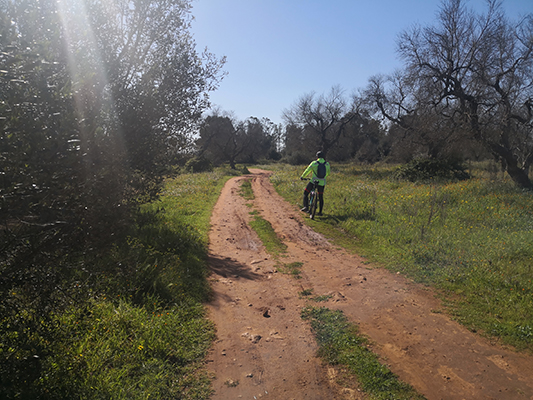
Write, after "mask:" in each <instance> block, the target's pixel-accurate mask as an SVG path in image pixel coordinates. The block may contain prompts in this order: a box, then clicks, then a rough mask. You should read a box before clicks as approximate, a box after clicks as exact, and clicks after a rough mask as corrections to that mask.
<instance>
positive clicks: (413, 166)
mask: <svg viewBox="0 0 533 400" xmlns="http://www.w3.org/2000/svg"><path fill="white" fill-rule="evenodd" d="M394 176H395V178H396V179H400V180H408V181H411V182H418V181H428V180H439V181H457V180H459V181H462V180H466V179H470V174H469V173H468V172H466V171H465V168H464V167H463V166H462V165H461V164H460V163H458V162H457V161H454V160H445V159H435V158H417V159H414V160H412V161H411V162H409V163H407V164H405V165H402V166H400V167H398V169H397V170H396V172H395V174H394Z"/></svg>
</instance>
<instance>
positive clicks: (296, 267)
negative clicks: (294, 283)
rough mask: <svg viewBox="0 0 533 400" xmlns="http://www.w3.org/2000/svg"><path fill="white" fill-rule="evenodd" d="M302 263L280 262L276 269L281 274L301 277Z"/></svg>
mask: <svg viewBox="0 0 533 400" xmlns="http://www.w3.org/2000/svg"><path fill="white" fill-rule="evenodd" d="M303 265H304V263H303V262H299V261H295V262H292V263H289V264H282V265H280V266H278V267H277V270H278V272H281V273H282V274H287V275H291V276H293V277H294V278H296V279H301V278H302V277H301V273H302V271H301V268H302V267H303Z"/></svg>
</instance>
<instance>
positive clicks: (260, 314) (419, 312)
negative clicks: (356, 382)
mask: <svg viewBox="0 0 533 400" xmlns="http://www.w3.org/2000/svg"><path fill="white" fill-rule="evenodd" d="M251 171H252V175H251V176H248V177H238V178H234V179H232V180H230V181H229V182H228V184H227V185H226V186H225V187H224V189H223V191H222V193H221V196H220V198H219V201H218V202H217V205H216V207H215V209H214V212H213V217H212V230H211V234H210V252H211V261H212V262H211V265H212V270H213V274H212V287H213V293H214V296H213V301H212V302H211V303H210V304H209V305H208V309H209V313H210V318H211V319H212V320H213V321H214V323H215V324H216V326H217V334H218V340H217V342H216V343H215V345H214V346H213V349H212V351H211V354H210V357H209V360H208V361H209V369H210V370H211V371H213V373H214V375H215V376H216V378H215V379H214V381H213V388H214V389H215V395H214V397H213V398H214V399H238V398H244V399H253V398H254V396H255V398H256V399H257V398H272V399H344V398H346V399H350V398H351V399H357V398H362V397H359V394H358V392H357V391H356V390H348V389H346V390H343V389H342V388H340V387H338V386H337V385H336V384H335V382H334V379H328V376H329V377H330V378H331V376H332V374H331V370H330V371H329V372H330V373H329V374H328V369H327V367H324V366H322V365H321V362H320V360H318V359H317V358H316V357H315V353H316V344H315V342H314V339H313V336H312V333H311V331H310V329H309V327H308V326H307V324H306V323H304V322H303V321H302V320H301V319H300V310H301V308H302V307H303V306H304V305H305V301H304V300H302V299H300V298H299V296H298V292H300V291H301V290H303V289H304V288H305V289H308V288H312V289H313V290H314V294H316V295H329V296H331V299H330V300H329V302H328V303H325V304H324V305H325V306H327V307H329V308H331V309H340V310H342V311H343V312H344V313H345V315H346V316H347V317H348V318H349V319H350V320H352V321H354V322H356V323H358V324H359V326H360V328H361V332H362V333H364V334H365V335H367V336H368V337H369V338H370V339H371V341H372V342H373V343H374V348H373V350H374V351H375V352H377V353H378V354H379V355H380V356H381V357H383V359H384V360H386V362H387V364H388V365H389V366H390V368H391V370H392V371H393V372H395V373H396V374H397V375H398V376H399V377H400V378H401V379H402V380H404V381H406V382H408V383H410V384H411V385H412V386H414V387H415V388H416V389H417V390H418V391H419V392H420V393H422V394H424V395H425V396H426V397H427V398H428V399H429V400H432V399H451V400H453V399H503V400H506V399H509V400H515V399H533V358H532V357H530V356H526V355H523V354H518V353H515V352H513V351H509V350H505V349H503V348H501V347H500V346H497V345H494V344H491V343H490V342H489V341H488V340H486V339H484V338H481V337H479V336H477V335H475V334H473V333H471V332H470V331H468V330H467V329H465V328H464V327H462V326H461V325H459V324H458V323H456V322H454V321H452V320H450V318H449V317H448V316H446V315H445V314H442V313H439V312H435V311H438V310H439V309H441V308H442V307H441V305H440V302H439V301H438V300H437V299H436V298H435V296H434V295H433V293H432V292H431V290H429V289H427V288H425V287H423V286H420V285H417V284H414V283H412V282H411V281H409V280H407V279H405V278H403V277H402V276H400V275H396V274H391V273H390V272H388V271H386V270H384V269H379V268H371V267H370V266H369V265H367V264H365V261H364V259H362V258H360V257H357V256H353V255H350V254H348V253H346V252H345V251H343V250H342V249H338V248H336V247H334V246H332V245H331V244H330V243H329V242H328V241H327V240H326V239H325V238H324V237H322V236H321V235H319V234H317V233H316V232H314V231H313V230H312V229H310V228H309V227H307V226H306V225H305V224H304V223H303V222H302V217H303V214H300V213H299V212H298V211H297V209H296V208H295V207H294V206H293V205H290V204H288V203H286V202H285V201H284V200H283V199H282V198H281V197H280V196H279V195H278V194H277V193H276V192H275V190H274V188H273V187H272V185H271V184H270V181H269V179H268V178H269V174H270V173H269V172H268V171H260V170H251ZM243 179H251V180H252V189H253V191H254V194H255V200H254V201H253V204H254V207H255V209H257V210H259V211H260V212H261V215H262V216H263V218H265V219H266V220H268V221H269V222H270V223H271V224H272V226H273V228H274V229H275V230H276V232H277V234H278V235H279V236H280V237H281V238H282V239H283V240H284V241H285V244H286V245H287V246H288V252H287V256H286V257H284V258H283V260H282V262H284V263H290V262H293V261H300V262H303V263H304V266H303V268H302V279H300V280H295V279H292V278H290V277H288V276H286V275H282V274H279V273H275V267H274V265H275V260H273V259H271V258H270V257H269V255H268V254H266V253H265V251H264V249H263V247H262V245H261V244H260V241H259V239H258V238H257V237H256V235H255V233H254V232H253V231H252V230H250V228H249V227H248V222H249V218H250V216H249V212H250V208H249V207H247V206H246V201H245V200H244V199H243V198H242V197H241V196H240V195H239V194H238V190H239V186H240V183H241V182H242V180H243ZM326 207H327V204H326ZM325 211H327V209H326V210H325ZM265 313H266V314H265ZM237 382H238V383H237ZM239 396H240V397H239ZM259 396H260V397H259ZM267 396H268V397H267Z"/></svg>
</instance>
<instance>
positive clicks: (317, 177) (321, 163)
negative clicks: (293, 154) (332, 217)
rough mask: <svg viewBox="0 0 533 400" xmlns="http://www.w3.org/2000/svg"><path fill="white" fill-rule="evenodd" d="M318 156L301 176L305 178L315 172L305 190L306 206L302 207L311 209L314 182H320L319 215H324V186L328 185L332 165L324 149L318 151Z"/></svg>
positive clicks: (303, 209)
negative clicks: (325, 156)
mask: <svg viewBox="0 0 533 400" xmlns="http://www.w3.org/2000/svg"><path fill="white" fill-rule="evenodd" d="M316 158H317V159H316V160H314V161H312V162H311V164H309V166H308V167H307V168H306V169H305V171H304V172H303V174H302V175H301V176H300V179H301V180H304V179H305V177H306V176H307V175H309V174H310V173H311V172H312V173H313V176H312V178H311V180H310V182H309V183H308V184H307V186H306V188H305V190H304V207H303V208H302V209H301V211H305V212H308V211H309V193H310V192H311V190H312V189H313V183H314V182H318V187H317V191H318V205H319V209H318V215H322V209H323V208H324V187H325V186H326V178H327V177H328V175H329V172H330V165H329V163H328V162H327V161H326V160H325V159H324V153H323V152H322V151H318V152H317V153H316Z"/></svg>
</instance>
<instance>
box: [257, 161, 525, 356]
mask: <svg viewBox="0 0 533 400" xmlns="http://www.w3.org/2000/svg"><path fill="white" fill-rule="evenodd" d="M266 168H269V169H273V170H274V171H275V172H274V174H273V175H272V177H271V180H272V182H273V184H274V186H275V187H276V189H277V191H278V192H279V193H280V194H281V195H282V196H283V197H284V198H285V199H286V200H287V201H289V202H291V203H293V204H295V206H296V205H297V204H298V203H299V202H300V201H301V194H302V190H303V186H302V183H301V182H300V181H299V180H298V177H299V174H300V173H301V170H302V168H303V167H294V166H287V165H278V166H276V165H271V166H268V167H266ZM471 173H472V174H473V176H474V178H473V179H471V180H468V181H462V182H451V183H431V184H415V183H411V182H401V181H397V180H394V179H392V176H393V174H394V168H393V167H388V166H382V167H365V166H354V165H335V164H334V165H333V166H332V175H331V176H330V177H329V178H328V184H327V186H326V190H325V195H324V196H325V208H324V214H325V215H324V217H318V218H316V221H311V220H309V221H307V223H309V224H310V225H312V226H313V228H314V229H315V230H317V231H319V232H322V233H324V234H325V235H327V236H329V237H331V238H334V240H335V242H336V243H337V244H339V245H342V246H344V247H346V248H348V249H351V250H352V251H355V252H357V253H359V254H360V255H363V256H365V257H367V258H368V259H369V260H370V261H373V262H377V263H380V264H381V265H384V266H386V267H387V268H389V269H391V270H393V271H399V272H402V273H404V274H406V275H408V276H410V277H412V278H413V279H415V280H416V281H418V282H423V283H425V284H429V285H433V286H434V287H436V288H438V289H439V290H440V291H441V293H442V294H443V298H444V300H445V303H446V304H447V305H448V306H449V312H450V313H451V314H452V315H453V316H454V317H455V318H456V319H457V320H459V321H460V322H461V323H463V324H464V325H465V326H467V327H468V328H470V329H472V330H475V331H479V332H482V333H483V334H485V335H489V336H492V337H497V338H500V339H501V340H502V341H503V342H504V343H506V344H510V345H513V346H515V347H516V348H518V349H529V350H532V351H533V323H532V321H533V283H532V275H533V274H532V273H533V223H532V221H533V207H531V204H532V200H533V198H532V193H531V192H524V191H522V190H520V189H518V188H516V187H515V186H514V185H513V184H512V183H511V182H509V181H507V180H505V179H502V178H499V179H494V176H489V175H487V174H485V173H484V172H483V171H482V170H475V169H472V171H471Z"/></svg>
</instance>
